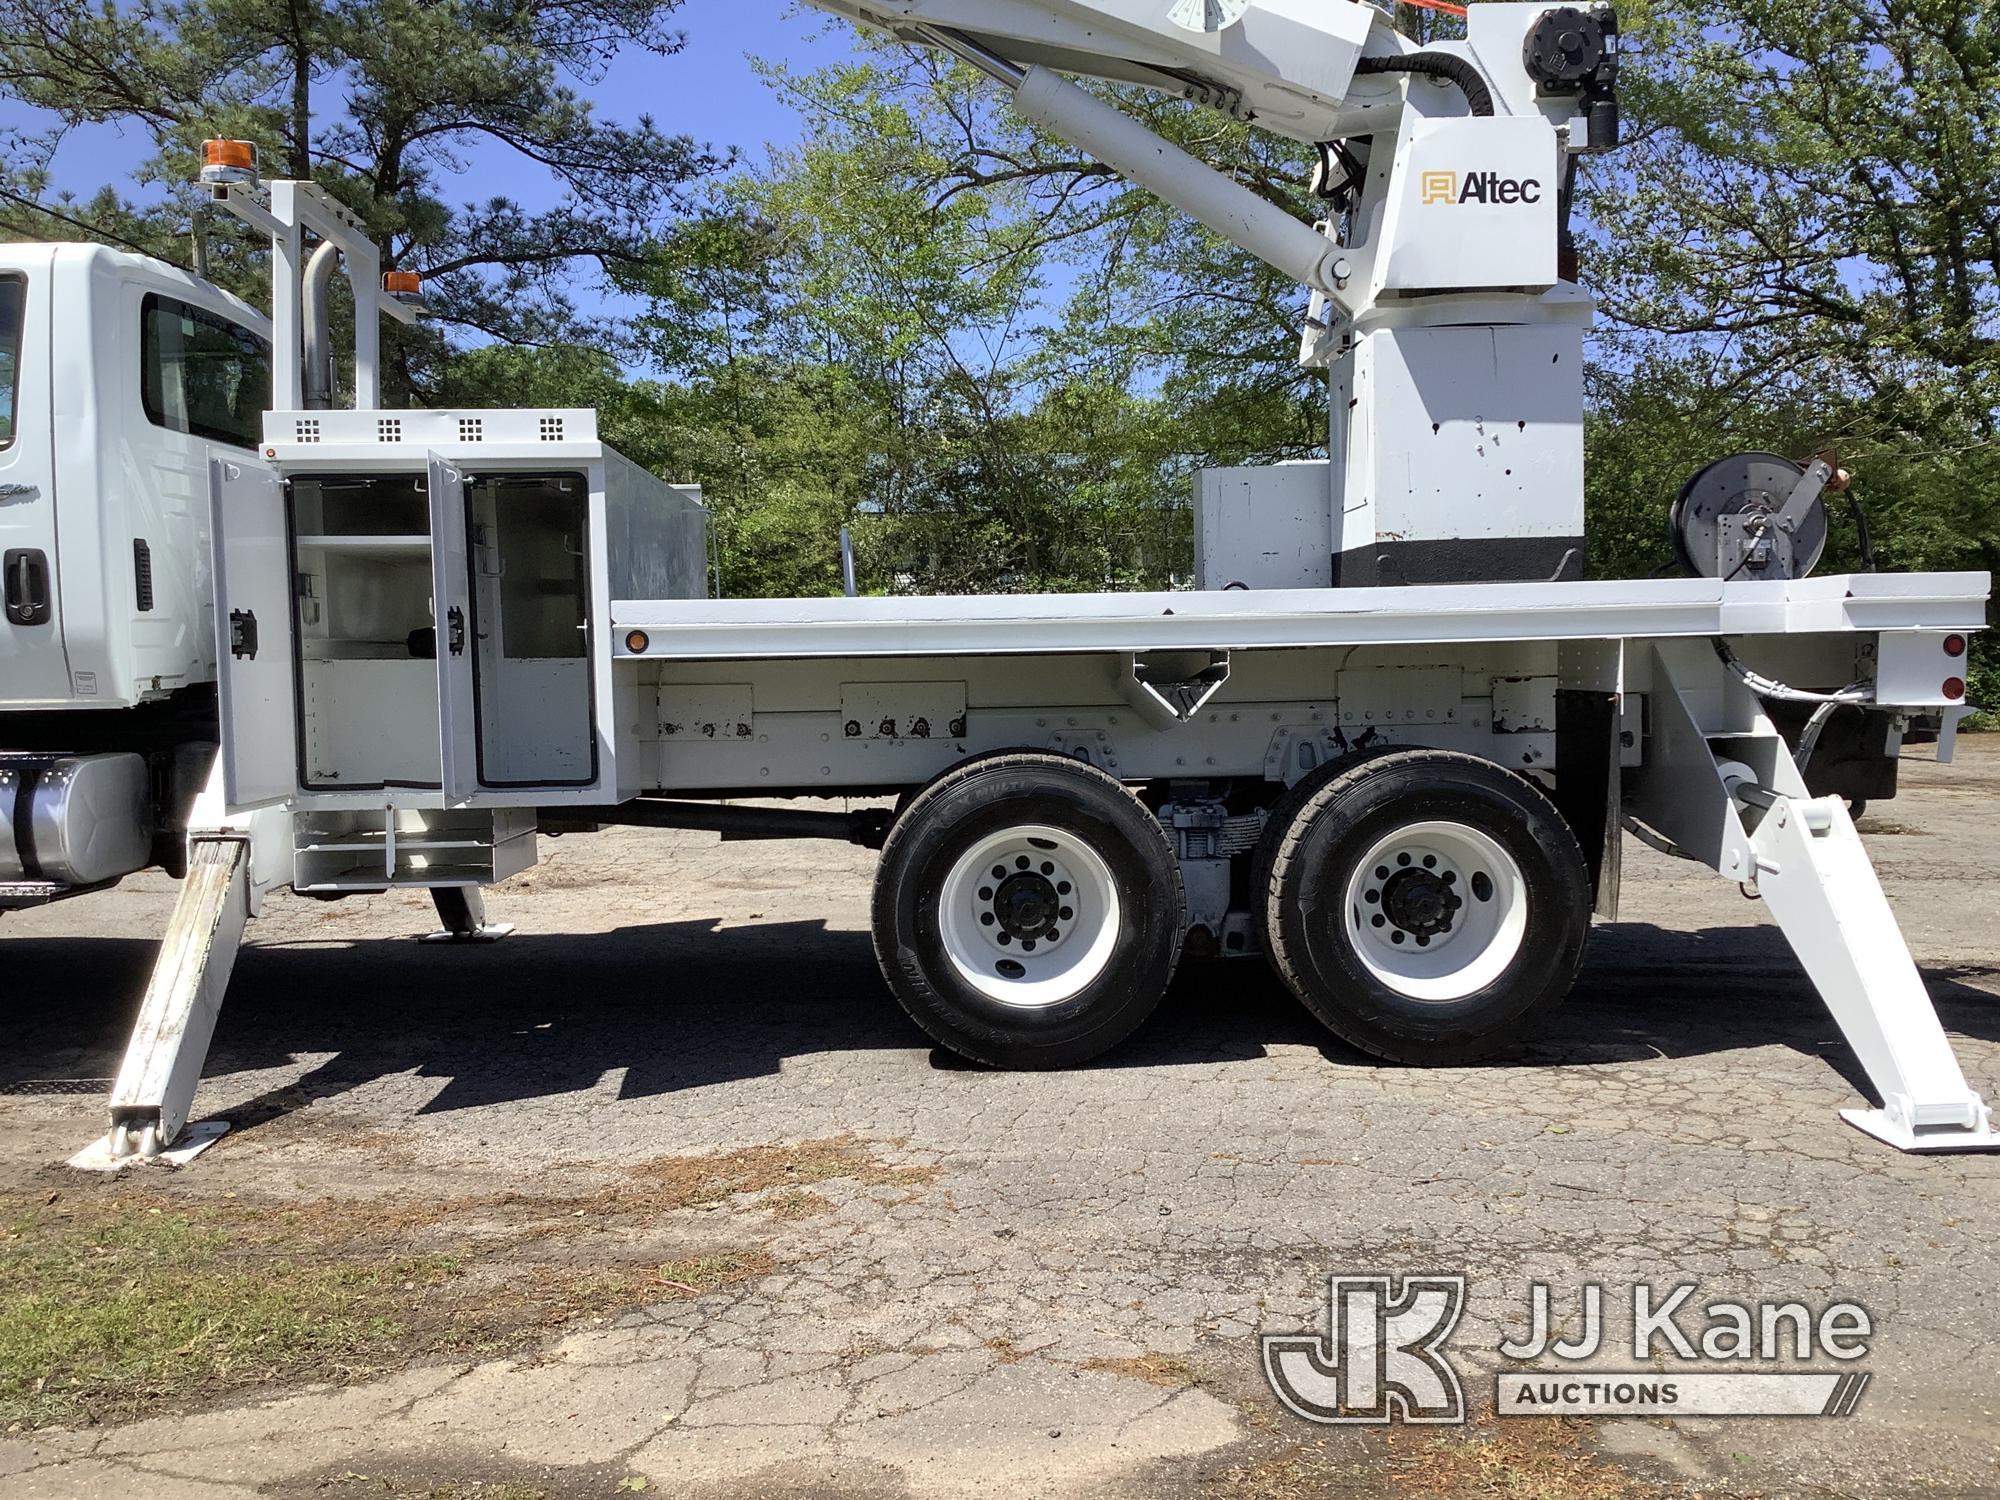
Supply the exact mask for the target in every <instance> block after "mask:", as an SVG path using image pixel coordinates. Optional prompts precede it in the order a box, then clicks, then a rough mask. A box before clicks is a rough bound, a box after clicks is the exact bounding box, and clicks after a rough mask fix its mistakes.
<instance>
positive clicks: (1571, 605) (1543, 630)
mask: <svg viewBox="0 0 2000 1500" xmlns="http://www.w3.org/2000/svg"><path fill="white" fill-rule="evenodd" d="M1991 587H1992V579H1991V577H1990V575H1988V574H1985V573H1862V574H1839V575H1834V576H1830V577H1823V578H1806V579H1800V580H1796V581H1792V582H1769V583H1766V582H1756V581H1749V582H1740V583H1722V582H1719V581H1717V580H1715V579H1710V578H1651V579H1625V580H1614V581H1609V582H1585V583H1487V584H1457V585H1451V586H1448V587H1446V586H1431V587H1410V588H1355V589H1268V590H1247V589H1238V590H1228V591H1220V592H1215V593H1144V594H973V595H964V596H957V597H892V598H857V599H844V598H829V599H687V600H681V599H672V600H668V599H626V600H614V601H613V603H612V606H611V620H612V626H613V630H612V637H613V642H614V647H613V649H614V653H615V654H616V655H617V656H619V657H632V656H635V655H637V656H653V657H664V658H669V659H673V660H677V661H729V660H748V659H755V658H772V657H811V658H827V657H849V656H852V657H869V656H951V655H959V654H967V655H981V656H989V655H1003V656H1020V655H1031V654H1034V653H1037V652H1057V653H1070V652H1128V651H1179V650H1199V651H1212V650H1225V651H1238V650H1241V651H1249V650H1286V649H1298V648H1304V647H1315V646H1389V645H1420V644H1444V643H1450V642H1458V643H1478V642H1503V641H1522V642H1525V641H1583V640H1635V639H1675V638H1691V637H1707V636H1727V637H1741V636H1768V635H1812V634H1844V633H1853V632H1863V631H1871V632H1873V631H1903V630H1978V629H1981V628H1983V627H1984V625H1985V613H1986V597H1987V594H1988V593H1989V592H1990V590H1991ZM633 630H643V631H645V632H646V633H647V635H648V636H649V637H650V638H651V640H650V645H649V647H648V649H647V650H645V651H643V652H634V651H632V650H631V649H630V648H629V647H628V645H627V644H626V637H627V636H628V635H629V634H630V633H631V632H632V631H633Z"/></svg>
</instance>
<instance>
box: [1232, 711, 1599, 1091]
mask: <svg viewBox="0 0 2000 1500" xmlns="http://www.w3.org/2000/svg"><path fill="white" fill-rule="evenodd" d="M1270 879H1271V887H1270V892H1269V896H1268V901H1267V906H1266V930H1265V936H1266V941H1267V942H1268V944H1269V947H1270V953H1271V959H1272V962H1273V963H1274V964H1275V965H1276V967H1277V969H1278V972H1279V974H1280V975H1281V976H1283V978H1284V980H1285V982H1286V984H1287V985H1288V986H1289V987H1290V988H1291V990H1292V992H1293V994H1295V995H1297V996H1298V998H1299V1000H1300V1001H1301V1002H1302V1003H1303V1004H1304V1005H1305V1007H1306V1008H1307V1009H1308V1010H1310V1011H1311V1012H1312V1013H1313V1014H1314V1015H1315V1016H1316V1017H1318V1019H1319V1020H1320V1021H1321V1022H1322V1023H1324V1024H1325V1025H1326V1027H1327V1028H1328V1029H1329V1030H1331V1031H1332V1032H1334V1034H1335V1035H1337V1036H1339V1037H1340V1038H1341V1039H1342V1040H1344V1041H1346V1042H1348V1043H1350V1044H1352V1045H1353V1046H1355V1047H1358V1048H1360V1049H1361V1050H1362V1051H1364V1052H1369V1053H1372V1054H1374V1055H1375V1056H1377V1057H1382V1058H1387V1059H1389V1060H1391V1061H1394V1062H1405V1063H1430V1064H1450V1063H1463V1062H1469V1061H1472V1060H1473V1059H1476V1058H1478V1057H1480V1056H1483V1055H1485V1054H1486V1053H1488V1052H1491V1051H1492V1050H1494V1049H1495V1048H1496V1047H1498V1046H1500V1045H1501V1044H1503V1043H1504V1042H1506V1041H1507V1040H1509V1039H1510V1038H1511V1037H1513V1036H1514V1035H1516V1034H1517V1033H1518V1032H1519V1031H1520V1030H1521V1029H1522V1028H1523V1027H1524V1026H1525V1025H1526V1024H1527V1023H1528V1021H1529V1020H1530V1018H1531V1017H1533V1016H1534V1015H1535V1014H1536V1013H1537V1012H1538V1011H1540V1010H1542V1009H1543V1008H1545V1007H1548V1006H1552V1005H1554V1004H1555V1003H1556V1002H1557V1001H1559V1000H1561V999H1562V997H1563V996H1564V995H1565V994H1567V993H1568V991H1569V988H1570V985H1571V984H1572V983H1573V982H1574V980H1575V978H1576V972H1577V969H1578V968H1579V966H1580V965H1581V964H1582V962H1583V951H1584V946H1585V944H1586V942H1587V941H1588V939H1589V935H1590V904H1591V903H1590V882H1589V876H1588V872H1587V869H1586V866H1585V862H1584V857H1583V851H1582V849H1581V848H1580V847H1579V846H1578V844H1577V841H1576V837H1575V835H1574V834H1572V833H1571V831H1570V829H1569V825H1568V824H1566V823H1565V822H1564V821H1563V819H1562V815H1561V814H1560V813H1558V812H1557V811H1556V808H1555V806H1554V804H1553V803H1551V802H1550V801H1549V799H1548V798H1547V797H1546V796H1545V795H1544V794H1543V793H1542V791H1541V789H1540V788H1539V787H1537V786H1535V785H1534V784H1533V783H1532V782H1529V781H1527V780H1526V779H1525V778H1523V777H1520V776H1517V775H1515V774H1514V773H1513V772H1511V771H1508V770H1504V769H1502V768H1501V767H1499V766H1497V765H1494V764H1493V763H1492V762H1490V761H1485V760H1481V759H1479V758H1478V757H1477V756H1471V755H1463V754H1459V753H1456V752H1452V751H1444V750H1413V751H1402V752H1397V753H1394V754H1390V755H1383V756H1378V757H1375V758H1372V759H1370V760H1368V761H1367V762H1365V763H1363V764H1361V765H1359V766H1357V767H1355V768H1353V769H1352V770H1349V771H1347V772H1346V773H1345V774H1343V775H1340V776H1337V777H1334V778H1332V779H1331V780H1329V781H1328V782H1327V783H1326V784H1325V785H1323V786H1322V787H1320V788H1319V790H1318V791H1317V792H1316V793H1315V794H1314V795H1313V796H1312V798H1310V799H1309V800H1308V801H1307V802H1306V803H1305V804H1304V805H1303V806H1302V807H1300V808H1299V809H1298V810H1297V812H1296V814H1295V815H1294V817H1293V819H1292V821H1291V823H1290V825H1289V826H1288V827H1287V828H1286V829H1285V831H1284V833H1283V835H1282V837H1281V839H1280V841H1279V844H1278V848H1277V852H1276V855H1275V857H1274V859H1273V861H1272V865H1271V876H1270Z"/></svg>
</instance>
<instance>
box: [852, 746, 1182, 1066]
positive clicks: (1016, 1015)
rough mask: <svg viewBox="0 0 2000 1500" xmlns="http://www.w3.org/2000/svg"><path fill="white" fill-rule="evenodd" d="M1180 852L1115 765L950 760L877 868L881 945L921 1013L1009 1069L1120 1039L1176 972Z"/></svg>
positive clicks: (1046, 757)
mask: <svg viewBox="0 0 2000 1500" xmlns="http://www.w3.org/2000/svg"><path fill="white" fill-rule="evenodd" d="M1181 905H1182V901H1181V882H1180V864H1179V861H1178V860H1177V859H1176V858H1175V857H1174V851H1173V848H1172V846H1171V844H1169V842H1168V840H1167V836H1166V832H1165V830H1164V829H1162V828H1161V826H1160V822H1159V819H1157V818H1156V817H1154V816H1153V814H1152V813H1151V812H1149V811H1148V810H1147V809H1146V807H1145V806H1144V804H1142V803H1141V802H1140V801H1139V800H1138V799H1137V798H1136V797H1134V796H1133V795H1132V794H1131V793H1130V792H1128V791H1127V790H1126V789H1125V788H1124V787H1123V786H1122V785H1120V784H1119V783H1118V782H1117V781H1116V780H1114V779H1113V778H1112V777H1110V776H1108V775H1106V774H1105V773H1104V772H1102V771H1099V770H1096V769H1095V768H1093V767H1091V766H1088V765H1084V764H1082V763H1080V762H1077V761H1073V760H1069V759H1067V758H1065V757H1063V756H1059V755H1051V754H1047V753H1044V752H1039V751H1020V752H1010V753H1008V754H1004V755H997V756H989V757H986V758H984V759H980V760H977V761H973V762H971V763H969V764H967V765H964V766H961V767H959V768H957V769H955V770H952V771H948V772H946V773H945V774H944V775H942V776H940V777H939V778H938V779H937V780H936V781H934V782H932V783H931V784H930V785H929V786H928V787H926V788H924V790H923V791H922V792H920V793H918V795H917V796H916V797H915V798H914V799H912V800H911V802H910V804H909V806H908V807H907V808H905V809H904V810H903V812H902V814H901V815H900V816H899V817H898V818H897V819H896V822H895V824H894V826H893V827H891V829H890V830H889V837H888V840H887V842H886V843H885V844H884V845H883V848H882V863H881V865H880V867H879V868H878V869H877V871H876V876H875V897H874V912H873V923H872V925H873V929H874V939H875V956H876V959H877V961H878V962H879V963H880V964H881V967H882V974H883V977H884V978H885V979H887V980H888V983H889V988H890V989H891V990H892V991H894V992H895V995H896V998H897V1000H898V1001H900V1002H901V1003H902V1006H903V1008H904V1009H905V1010H906V1011H908V1012H909V1014H910V1016H911V1018H912V1019H913V1020H915V1021H916V1022H917V1024H918V1025H920V1026H921V1027H923V1028H924V1030H925V1031H927V1032H929V1033H930V1035H931V1036H932V1037H934V1038H935V1039H936V1040H937V1041H939V1042H940V1043H942V1044H943V1045H944V1046H946V1047H949V1048H950V1049H951V1050H952V1051H954V1052H957V1053H959V1054H960V1055H962V1056H964V1057H968V1058H971V1059H973V1060H974V1061H975V1062H981V1063H985V1064H987V1065H989V1066H991V1067H999V1068H1058V1067H1066V1066H1069V1065H1070V1064H1073V1063H1078V1062H1082V1061H1084V1060H1085V1059H1087V1058H1091V1057H1095V1056H1097V1055H1098V1054H1099V1053H1101V1052H1104V1051H1106V1050H1107V1049H1109V1048H1111V1047H1113V1046H1116V1045H1117V1044H1118V1043H1119V1042H1121V1041H1123V1040H1124V1039H1125V1038H1126V1037H1128V1036H1130V1035H1131V1034H1132V1032H1133V1031H1134V1030H1136V1029H1137V1028H1138V1026H1139V1025H1140V1023H1141V1022H1143V1021H1144V1020H1145V1019H1146V1017H1147V1016H1149V1015H1150V1014H1151V1013H1152V1011H1153V1008H1154V1006H1156V1005H1157V1004H1158V1003H1159V1000H1160V997H1161V996H1162V995H1163V994H1164V993H1165V992H1166V988H1167V984H1168V981H1169V980H1171V979H1172V978H1173V972H1174V967H1175V964H1176V962H1177V961H1178V959H1179V956H1180V940H1181Z"/></svg>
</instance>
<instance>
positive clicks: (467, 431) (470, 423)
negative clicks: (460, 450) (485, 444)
mask: <svg viewBox="0 0 2000 1500" xmlns="http://www.w3.org/2000/svg"><path fill="white" fill-rule="evenodd" d="M485 436H486V423H485V422H484V421H482V420H481V419H480V418H478V417H460V418H459V419H458V440H459V441H460V442H461V443H477V442H480V441H482V440H483V439H484V438H485Z"/></svg>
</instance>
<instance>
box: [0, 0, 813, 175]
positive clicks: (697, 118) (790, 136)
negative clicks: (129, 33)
mask: <svg viewBox="0 0 2000 1500" xmlns="http://www.w3.org/2000/svg"><path fill="white" fill-rule="evenodd" d="M675 24H676V25H678V26H679V28H680V29H681V30H682V31H684V32H686V33H687V50H686V51H684V52H682V53H681V54H680V55H679V56H677V57H672V58H667V59H665V60H662V59H659V58H654V57H650V56H647V55H645V54H642V53H634V54H629V55H626V56H623V57H620V58H619V59H618V60H617V61H616V62H615V63H614V64H613V65H612V67H611V70H610V72H609V73H608V74H607V75H606V76H605V78H604V79H603V80H602V81H601V82H600V83H598V84H596V85H595V86H593V87H591V88H590V89H589V91H588V92H589V96H590V98H591V100H592V102H593V103H594V104H595V105H596V107H597V109H598V111H599V113H600V114H602V115H604V116H606V117H608V118H610V119H614V120H630V119H633V118H634V117H636V116H638V115H640V114H651V115H652V116H653V118H654V119H655V120H656V121H657V122H658V123H659V125H660V127H661V128H662V129H663V130H666V131H669V132H672V133H684V134H687V135H691V136H693V137H694V138H695V139H696V140H698V141H704V142H709V143H712V144H714V145H717V146H734V147H736V148H737V149H738V150H740V151H742V152H743V153H744V154H745V155H746V156H748V157H750V158H751V159H753V160H754V159H756V158H757V156H758V155H759V154H761V152H762V150H763V148H764V146H765V145H766V144H768V143H777V144H789V143H790V142H793V141H796V140H797V139H798V136H799V121H798V117H797V116H796V115H794V114H793V113H792V112H791V111H790V110H788V109H787V108H786V107H785V106H784V105H783V104H782V103H780V102H779V101H778V99H777V98H776V97H775V96H774V95H773V94H772V92H771V90H770V89H769V88H767V87H766V86H765V85H764V84H763V82H762V81H760V80H759V79H758V78H757V76H756V74H755V73H754V72H753V71H752V70H751V67H750V63H749V61H748V58H749V57H750V56H752V55H755V56H758V57H762V58H765V59H767V60H769V61H773V62H783V63H788V64H790V65H791V66H793V67H794V68H799V69H806V68H813V67H819V66H822V65H823V64H825V63H828V62H833V61H837V60H839V59H841V58H843V57H845V56H847V55H848V38H849V37H850V36H851V34H852V33H851V32H850V31H849V30H848V28H847V27H846V25H845V24H844V23H842V22H839V21H836V20H834V19H832V18H831V17H829V16H826V15H824V14H823V13H821V12H818V11H813V10H807V9H804V8H803V7H800V6H796V5H794V4H792V3H791V0H753V3H744V0H686V3H685V4H683V5H682V7H681V8H680V10H679V12H678V13H677V15H676V17H675ZM43 124H46V120H45V119H43V118H40V117H38V116H36V115H35V114H34V113H33V112H31V111H28V110H24V109H22V108H21V107H20V106H19V105H17V104H14V103H12V102H11V101H5V100H0V130H5V129H8V128H17V127H20V126H23V125H43ZM149 154H150V146H149V143H148V141H147V138H146V135H145V133H144V131H142V130H138V129H126V130H123V131H121V130H119V129H117V128H115V127H111V126H98V127H89V128H86V129H82V130H78V131H76V132H74V133H72V134H71V136H70V137H69V138H68V139H67V140H65V141H64V143H63V146H62V149H61V151H60V152H59V153H58V154H57V156H56V159H55V181H56V186H57V187H59V188H62V189H65V190H67V191H69V192H73V193H75V194H76V195H77V196H78V197H87V196H88V195H89V194H90V193H92V192H94V191H96V190H97V189H98V188H100V187H103V186H105V185H106V184H110V185H113V186H119V187H123V186H124V185H125V184H126V182H127V180H128V179H129V177H130V175H131V172H132V169H133V168H134V166H135V165H137V163H139V162H140V161H141V160H143V159H144V158H145V157H146V156H147V155H149ZM540 186H541V184H534V183H532V182H531V181H530V180H525V179H524V178H523V175H522V173H521V171H520V168H519V161H518V158H511V154H510V153H507V152H506V151H504V150H493V151H489V152H485V153H481V154H478V155H475V156H474V158H473V159H472V161H471V162H470V164H469V170H468V171H467V172H466V174H465V176H464V177H463V178H461V179H460V180H459V183H458V192H456V193H455V194H453V196H454V197H455V198H458V199H460V200H461V201H469V200H476V199H479V198H485V197H490V196H493V195H496V194H505V195H506V196H509V197H514V198H518V199H520V200H521V201H523V202H524V203H526V204H527V205H528V206H530V207H536V206H540V204H541V203H543V202H545V201H546V200H547V199H548V198H550V197H553V196H554V192H553V189H550V190H548V191H547V192H546V193H543V192H538V191H536V188H538V187H540Z"/></svg>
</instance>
